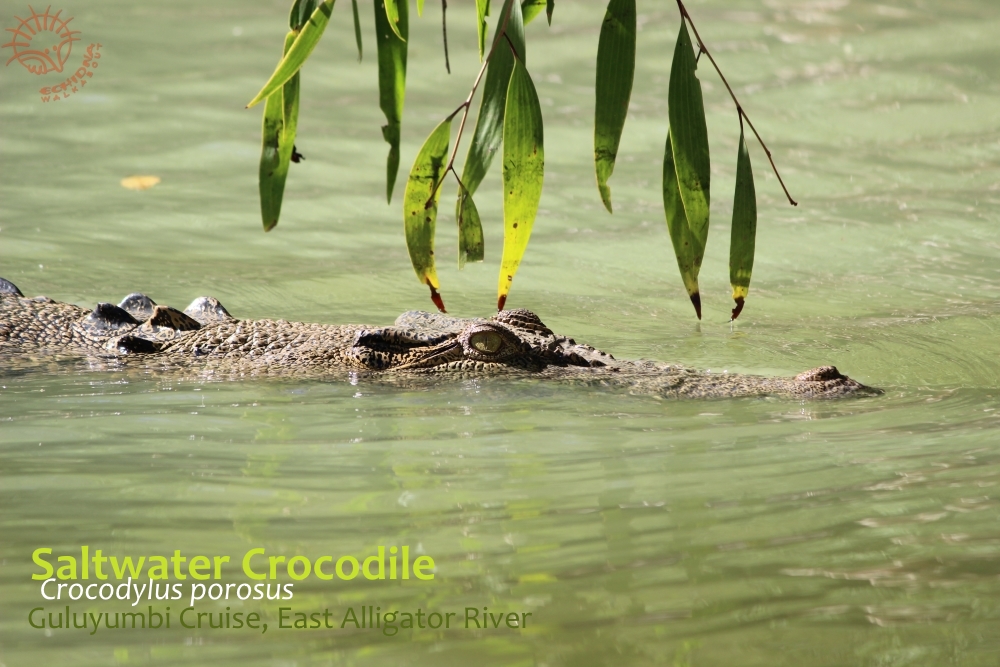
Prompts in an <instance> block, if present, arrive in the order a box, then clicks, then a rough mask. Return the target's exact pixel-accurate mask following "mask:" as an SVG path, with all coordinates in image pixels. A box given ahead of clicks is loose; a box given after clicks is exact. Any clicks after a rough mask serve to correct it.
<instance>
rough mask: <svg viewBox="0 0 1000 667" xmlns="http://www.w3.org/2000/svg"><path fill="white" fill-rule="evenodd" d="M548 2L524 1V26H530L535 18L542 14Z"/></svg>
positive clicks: (522, 13)
mask: <svg viewBox="0 0 1000 667" xmlns="http://www.w3.org/2000/svg"><path fill="white" fill-rule="evenodd" d="M547 1H548V0H522V2H521V16H522V17H523V18H524V25H528V24H529V23H531V22H532V21H534V20H535V17H536V16H538V15H539V14H541V13H542V11H543V10H544V9H545V5H546V3H547Z"/></svg>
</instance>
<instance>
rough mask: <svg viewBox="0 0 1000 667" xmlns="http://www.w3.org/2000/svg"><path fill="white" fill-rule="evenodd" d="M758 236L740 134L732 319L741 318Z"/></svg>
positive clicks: (753, 196)
mask: <svg viewBox="0 0 1000 667" xmlns="http://www.w3.org/2000/svg"><path fill="white" fill-rule="evenodd" d="M756 237H757V193H756V192H755V190H754V185H753V169H752V168H751V167H750V153H749V151H747V144H746V140H745V139H744V138H743V132H742V130H741V131H740V150H739V154H738V156H737V158H736V194H735V195H733V229H732V235H731V236H730V239H729V282H730V284H731V285H732V286H733V300H734V301H735V302H736V307H735V308H733V314H732V318H733V319H734V320H735V319H736V318H737V317H739V316H740V312H741V311H742V310H743V305H744V303H745V302H746V297H747V293H748V292H749V291H750V275H751V274H752V273H753V256H754V249H755V245H756Z"/></svg>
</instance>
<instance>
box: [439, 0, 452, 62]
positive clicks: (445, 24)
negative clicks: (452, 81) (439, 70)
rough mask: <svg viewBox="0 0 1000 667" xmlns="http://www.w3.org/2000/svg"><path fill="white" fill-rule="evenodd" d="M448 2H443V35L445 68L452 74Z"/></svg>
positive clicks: (446, 0)
mask: <svg viewBox="0 0 1000 667" xmlns="http://www.w3.org/2000/svg"><path fill="white" fill-rule="evenodd" d="M447 13H448V0H441V33H442V34H443V35H444V68H445V69H446V70H448V74H451V63H449V62H448V21H447V19H446V18H445V15H446V14H447Z"/></svg>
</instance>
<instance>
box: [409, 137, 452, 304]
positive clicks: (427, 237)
mask: <svg viewBox="0 0 1000 667" xmlns="http://www.w3.org/2000/svg"><path fill="white" fill-rule="evenodd" d="M450 139H451V119H450V118H448V119H445V120H443V121H441V124H440V125H438V126H437V127H436V128H434V131H433V132H431V133H430V136H428V137H427V140H426V141H424V145H423V146H422V147H421V148H420V152H419V153H417V159H416V160H414V161H413V167H412V168H411V169H410V176H409V178H407V179H406V191H405V192H404V194H403V227H404V229H405V231H406V248H407V250H409V251H410V262H411V263H412V264H413V270H414V271H416V273H417V278H419V279H420V282H422V283H423V284H425V285H427V286H429V287H430V288H431V298H432V299H433V300H434V302H435V305H437V306H438V308H439V309H440V310H441V311H442V312H443V311H444V304H442V303H440V299H441V298H440V296H438V294H437V290H438V289H439V288H440V287H441V286H440V284H439V283H438V277H437V270H436V269H435V268H434V226H435V222H436V221H437V210H438V196H439V195H440V193H441V188H440V187H438V184H439V182H440V181H441V178H442V177H443V176H444V169H445V165H446V163H447V160H448V143H449V141H450Z"/></svg>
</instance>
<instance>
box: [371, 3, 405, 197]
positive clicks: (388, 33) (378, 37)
mask: <svg viewBox="0 0 1000 667" xmlns="http://www.w3.org/2000/svg"><path fill="white" fill-rule="evenodd" d="M389 2H392V4H393V7H394V8H395V9H394V11H395V13H396V15H397V17H398V21H397V22H395V23H392V22H391V21H390V20H389V18H388V15H387V9H386V8H387V7H388V4H389ZM390 23H391V26H390ZM390 28H392V29H390ZM408 32H409V21H408V15H407V3H406V0H403V2H401V3H399V5H398V6H397V5H396V3H395V2H394V0H375V44H376V46H377V47H378V92H379V96H378V101H379V107H380V108H381V109H382V113H384V114H385V119H386V121H387V122H386V124H385V125H383V126H382V137H383V138H384V139H385V140H386V143H388V144H389V155H388V157H387V158H386V164H385V199H386V202H391V201H392V191H393V189H394V188H395V186H396V176H397V174H398V173H399V140H400V133H401V131H402V123H403V99H404V98H405V96H406V52H407V44H406V36H407V34H408ZM400 34H401V35H402V36H399V35H400Z"/></svg>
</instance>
